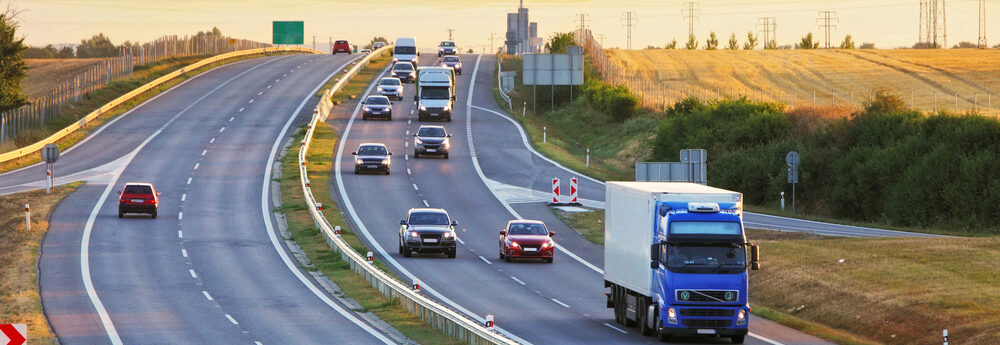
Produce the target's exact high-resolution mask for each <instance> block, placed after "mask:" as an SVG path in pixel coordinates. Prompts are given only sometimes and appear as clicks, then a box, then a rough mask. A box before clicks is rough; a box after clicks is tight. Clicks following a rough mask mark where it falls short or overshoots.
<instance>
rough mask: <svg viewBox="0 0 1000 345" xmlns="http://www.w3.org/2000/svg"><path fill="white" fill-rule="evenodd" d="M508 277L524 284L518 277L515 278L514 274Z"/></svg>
mask: <svg viewBox="0 0 1000 345" xmlns="http://www.w3.org/2000/svg"><path fill="white" fill-rule="evenodd" d="M510 279H514V281H516V282H517V283H518V284H521V285H525V284H524V282H523V281H521V280H520V279H517V277H515V276H511V277H510Z"/></svg>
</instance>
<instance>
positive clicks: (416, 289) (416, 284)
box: [413, 279, 420, 292]
mask: <svg viewBox="0 0 1000 345" xmlns="http://www.w3.org/2000/svg"><path fill="white" fill-rule="evenodd" d="M413 291H414V292H420V279H414V280H413Z"/></svg>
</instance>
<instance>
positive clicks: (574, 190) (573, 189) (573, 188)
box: [569, 177, 579, 203]
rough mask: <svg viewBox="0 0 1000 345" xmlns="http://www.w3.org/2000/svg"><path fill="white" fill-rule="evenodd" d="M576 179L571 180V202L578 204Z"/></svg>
mask: <svg viewBox="0 0 1000 345" xmlns="http://www.w3.org/2000/svg"><path fill="white" fill-rule="evenodd" d="M576 182H577V181H576V177H574V178H571V179H569V202H572V203H577V202H578V201H577V192H578V191H579V190H577V188H576V187H577V183H576Z"/></svg>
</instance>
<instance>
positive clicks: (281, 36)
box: [271, 21, 305, 44]
mask: <svg viewBox="0 0 1000 345" xmlns="http://www.w3.org/2000/svg"><path fill="white" fill-rule="evenodd" d="M304 27H305V25H303V24H302V22H301V21H298V22H278V21H275V22H273V25H272V26H271V33H272V34H273V38H272V39H271V44H303V42H304V40H305V34H304V33H303V32H304Z"/></svg>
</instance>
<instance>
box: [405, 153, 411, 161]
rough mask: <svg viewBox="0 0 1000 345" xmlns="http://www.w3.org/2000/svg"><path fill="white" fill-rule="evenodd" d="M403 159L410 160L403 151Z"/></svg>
mask: <svg viewBox="0 0 1000 345" xmlns="http://www.w3.org/2000/svg"><path fill="white" fill-rule="evenodd" d="M403 160H404V161H408V160H410V156H409V155H407V154H405V153H404V154H403Z"/></svg>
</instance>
